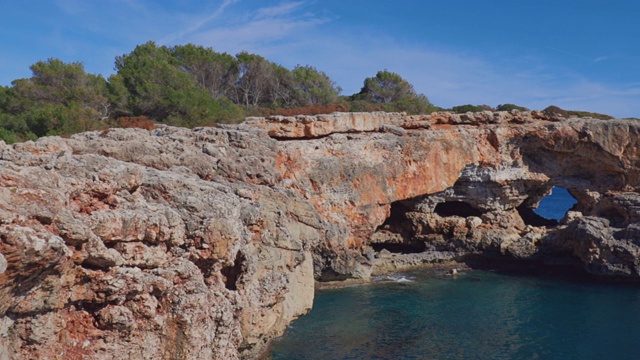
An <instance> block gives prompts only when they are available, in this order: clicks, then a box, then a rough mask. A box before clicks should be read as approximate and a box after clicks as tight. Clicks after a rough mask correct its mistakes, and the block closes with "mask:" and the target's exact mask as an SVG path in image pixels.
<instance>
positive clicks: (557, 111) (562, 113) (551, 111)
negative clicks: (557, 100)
mask: <svg viewBox="0 0 640 360" xmlns="http://www.w3.org/2000/svg"><path fill="white" fill-rule="evenodd" d="M542 112H543V113H544V114H545V115H547V116H559V117H563V118H568V117H569V112H568V111H567V110H563V109H561V108H559V107H557V106H554V105H551V106H547V107H546V108H545V109H544V110H542Z"/></svg>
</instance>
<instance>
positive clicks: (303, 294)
mask: <svg viewBox="0 0 640 360" xmlns="http://www.w3.org/2000/svg"><path fill="white" fill-rule="evenodd" d="M639 134H640V123H639V122H638V121H636V120H623V119H615V120H608V121H602V120H596V119H585V118H570V119H565V118H561V117H549V116H547V115H545V114H543V113H541V112H515V111H514V112H481V113H467V114H450V113H434V114H431V115H422V116H408V115H405V114H398V113H334V114H329V115H317V116H297V117H281V116H274V117H268V118H248V119H247V120H246V121H245V122H244V123H242V124H239V125H226V126H220V127H218V128H196V129H183V128H174V127H159V128H156V129H153V130H142V129H112V130H107V131H101V132H88V133H82V134H77V135H74V136H72V137H70V138H68V139H63V138H59V137H47V138H42V139H39V140H38V141H36V142H26V143H19V144H15V145H6V144H4V143H3V142H0V194H1V195H0V359H33V358H51V359H53V358H68V359H84V358H87V359H111V358H113V354H120V355H121V357H122V358H131V359H237V358H256V357H258V356H259V355H260V354H261V353H262V352H263V351H264V349H266V346H267V344H268V342H269V340H270V339H272V338H274V337H276V336H279V335H281V334H282V332H283V331H284V329H285V327H286V326H287V325H288V324H289V323H290V322H291V321H292V320H294V319H295V318H297V317H299V316H302V315H304V314H305V313H306V312H307V311H308V310H309V309H310V308H311V306H312V302H313V296H314V284H315V283H316V282H327V281H355V280H357V279H359V280H365V281H366V280H367V279H369V278H371V276H372V275H374V274H379V273H383V272H388V271H394V270H401V269H405V268H409V267H420V266H438V265H446V264H449V263H451V262H464V261H465V259H468V258H471V257H478V256H479V257H482V258H484V259H489V261H492V262H495V263H499V262H501V261H509V262H514V261H515V262H522V263H523V264H524V263H527V264H529V263H535V264H541V265H558V264H560V265H570V266H574V267H578V268H580V269H583V270H584V271H585V272H587V273H590V274H593V275H595V276H600V277H610V278H616V279H620V278H623V279H628V280H638V279H640V242H639V240H638V239H640V194H639V193H638V189H639V188H640V151H639V149H640V136H639ZM554 186H558V187H562V188H565V189H567V190H568V191H569V192H570V193H571V195H573V196H574V197H575V198H576V199H577V201H578V202H577V204H576V205H575V206H574V207H573V209H571V210H570V211H569V212H568V213H567V215H566V216H565V217H564V219H562V220H561V221H559V222H555V221H549V220H547V219H544V218H541V217H539V216H538V215H536V214H535V213H534V212H533V209H534V208H535V207H536V206H537V204H538V203H539V201H540V200H541V199H542V198H543V197H544V196H545V195H546V194H548V193H549V191H550V190H551V189H552V187H554ZM354 279H355V280H354Z"/></svg>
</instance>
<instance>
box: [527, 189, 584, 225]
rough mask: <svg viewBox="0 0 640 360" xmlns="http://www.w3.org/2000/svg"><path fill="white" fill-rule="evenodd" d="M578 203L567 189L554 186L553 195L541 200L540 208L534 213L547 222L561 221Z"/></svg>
mask: <svg viewBox="0 0 640 360" xmlns="http://www.w3.org/2000/svg"><path fill="white" fill-rule="evenodd" d="M577 203H578V200H576V198H574V197H573V196H572V195H571V194H570V193H569V191H567V189H565V188H562V187H559V186H554V187H553V188H552V189H551V193H550V194H549V195H547V196H545V197H544V198H542V200H540V203H539V204H538V208H537V209H535V210H533V212H535V213H536V214H537V215H539V216H541V217H543V218H545V219H547V220H556V221H560V220H562V219H563V218H564V217H565V215H567V212H568V211H569V210H571V209H572V208H573V206H574V205H575V204H577Z"/></svg>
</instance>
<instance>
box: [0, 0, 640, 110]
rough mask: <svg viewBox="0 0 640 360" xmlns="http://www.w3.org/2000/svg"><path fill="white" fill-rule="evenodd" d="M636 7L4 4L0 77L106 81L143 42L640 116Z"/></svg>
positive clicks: (482, 96) (466, 94) (131, 0)
mask: <svg viewBox="0 0 640 360" xmlns="http://www.w3.org/2000/svg"><path fill="white" fill-rule="evenodd" d="M639 17H640V2H638V1H632V0H628V1H621V0H606V1H605V0H598V1H595V0H580V1H578V0H554V1H547V0H528V1H524V0H420V1H418V0H415V1H408V0H404V1H403V0H394V1H391V0H389V1H381V0H366V1H365V0H299V1H287V0H285V1H259V0H216V1H196V0H159V1H151V0H56V1H46V0H2V1H0V24H2V25H1V26H2V31H0V49H1V51H2V56H0V85H4V86H7V85H10V84H11V81H13V80H15V79H18V78H24V77H30V76H31V72H30V70H29V66H30V65H31V64H33V63H35V62H36V61H39V60H45V59H47V58H50V57H55V58H58V59H61V60H63V61H66V62H72V61H81V62H83V63H84V65H85V70H86V71H87V72H90V73H94V74H102V75H104V76H105V77H108V76H109V75H110V74H112V73H113V72H114V71H113V64H114V59H115V57H116V56H117V55H122V54H126V53H129V52H131V51H132V50H133V49H134V48H135V46H136V45H138V44H142V43H145V42H147V41H149V40H153V41H155V42H156V43H158V44H161V45H182V44H187V43H194V44H198V45H203V46H205V47H211V48H213V49H214V50H216V51H218V52H227V53H230V54H236V53H237V52H239V51H243V50H246V51H249V52H253V53H257V54H260V55H262V56H265V57H266V58H268V59H269V60H271V61H274V62H276V63H279V64H281V65H284V66H286V67H288V68H293V67H294V66H295V65H297V64H300V65H307V64H309V65H313V66H315V67H316V68H318V69H319V70H323V71H325V72H326V73H327V74H328V75H329V76H330V77H331V78H332V79H333V80H335V81H336V82H337V84H338V85H340V86H341V87H342V88H343V94H345V95H350V94H352V93H355V92H358V91H359V90H360V87H361V86H362V83H363V80H364V79H365V78H366V77H370V76H374V75H375V73H376V72H377V71H378V70H383V69H387V70H389V71H393V72H397V73H399V74H400V75H401V76H403V77H404V78H405V79H407V80H408V81H409V82H410V83H412V84H413V85H414V87H415V89H416V91H418V92H420V93H424V94H425V95H427V96H428V97H429V99H430V100H431V101H432V102H433V103H434V104H436V105H439V106H442V107H450V106H454V105H461V104H467V103H471V104H488V105H491V106H496V105H498V104H503V103H515V104H519V105H523V106H526V107H529V108H532V109H543V108H545V107H547V106H548V105H557V106H560V107H562V108H565V109H570V110H587V111H595V112H602V113H607V114H611V115H614V116H618V117H631V116H633V117H640V42H639V41H638V39H640V25H638V18H639Z"/></svg>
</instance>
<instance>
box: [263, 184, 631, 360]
mask: <svg viewBox="0 0 640 360" xmlns="http://www.w3.org/2000/svg"><path fill="white" fill-rule="evenodd" d="M554 194H556V195H555V197H554V198H553V199H551V200H548V199H544V200H543V202H542V203H541V204H540V206H539V208H538V214H539V215H541V216H545V217H547V218H551V216H555V218H556V219H557V218H558V217H560V218H561V217H562V216H564V213H565V212H566V211H567V209H568V208H569V207H570V206H572V205H573V203H574V202H575V199H573V198H572V197H571V195H568V193H566V191H563V189H560V188H555V189H554ZM558 196H560V197H562V198H563V199H564V200H563V199H558V198H557V197H558ZM546 203H550V204H551V205H549V204H546ZM548 206H550V207H552V209H549V208H547V207H548ZM560 207H562V209H564V210H561V209H560ZM270 356H271V357H272V359H274V360H285V359H640V286H638V285H631V284H621V283H616V284H613V283H602V282H596V281H594V280H592V279H586V278H581V277H574V276H567V275H565V274H553V273H549V272H545V273H544V274H542V273H540V274H530V273H518V274H514V273H506V272H499V271H482V270H463V271H460V272H459V274H457V275H450V274H449V272H447V271H445V270H419V271H409V272H404V273H398V274H393V275H389V276H382V277H378V278H375V279H374V280H373V281H372V282H371V283H369V284H366V285H360V286H352V287H345V288H340V289H327V290H319V291H317V292H316V297H315V300H314V305H313V309H312V310H311V311H310V313H309V314H307V315H305V316H303V317H301V318H300V319H298V320H296V321H294V322H293V323H292V324H291V325H290V326H289V327H288V329H287V330H286V332H285V334H284V336H283V337H281V338H279V339H277V340H275V341H274V343H273V346H272V349H271V352H270Z"/></svg>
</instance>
